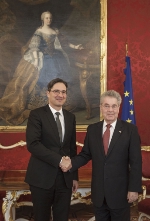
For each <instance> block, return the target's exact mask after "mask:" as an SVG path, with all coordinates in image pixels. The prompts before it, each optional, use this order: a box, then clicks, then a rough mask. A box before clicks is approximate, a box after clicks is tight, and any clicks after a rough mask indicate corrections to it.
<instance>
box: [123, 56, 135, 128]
mask: <svg viewBox="0 0 150 221" xmlns="http://www.w3.org/2000/svg"><path fill="white" fill-rule="evenodd" d="M125 61H126V68H125V69H124V73H125V75H126V78H125V81H124V96H123V105H122V115H121V119H122V120H124V121H127V122H128V123H132V124H136V121H135V112H134V100H133V89H132V77H131V66H130V57H128V56H126V59H125Z"/></svg>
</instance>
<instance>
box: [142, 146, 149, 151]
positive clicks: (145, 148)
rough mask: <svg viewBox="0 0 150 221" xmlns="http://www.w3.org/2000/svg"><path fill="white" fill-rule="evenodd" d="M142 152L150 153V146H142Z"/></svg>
mask: <svg viewBox="0 0 150 221" xmlns="http://www.w3.org/2000/svg"><path fill="white" fill-rule="evenodd" d="M141 150H145V151H150V146H142V147H141Z"/></svg>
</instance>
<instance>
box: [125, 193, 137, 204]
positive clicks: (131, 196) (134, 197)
mask: <svg viewBox="0 0 150 221" xmlns="http://www.w3.org/2000/svg"><path fill="white" fill-rule="evenodd" d="M137 199H138V193H137V192H128V195H127V200H128V203H133V202H134V201H136V200H137Z"/></svg>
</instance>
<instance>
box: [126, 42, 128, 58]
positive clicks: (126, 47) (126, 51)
mask: <svg viewBox="0 0 150 221" xmlns="http://www.w3.org/2000/svg"><path fill="white" fill-rule="evenodd" d="M126 56H128V44H127V43H126Z"/></svg>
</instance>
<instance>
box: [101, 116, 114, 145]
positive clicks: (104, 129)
mask: <svg viewBox="0 0 150 221" xmlns="http://www.w3.org/2000/svg"><path fill="white" fill-rule="evenodd" d="M116 123H117V120H116V121H114V122H113V123H112V124H110V125H111V127H110V137H109V144H110V141H111V139H112V136H113V133H114V130H115V127H116ZM107 124H108V123H106V121H105V120H104V123H103V134H104V132H105V131H106V129H107V127H106V125H107ZM108 148H109V147H108Z"/></svg>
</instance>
